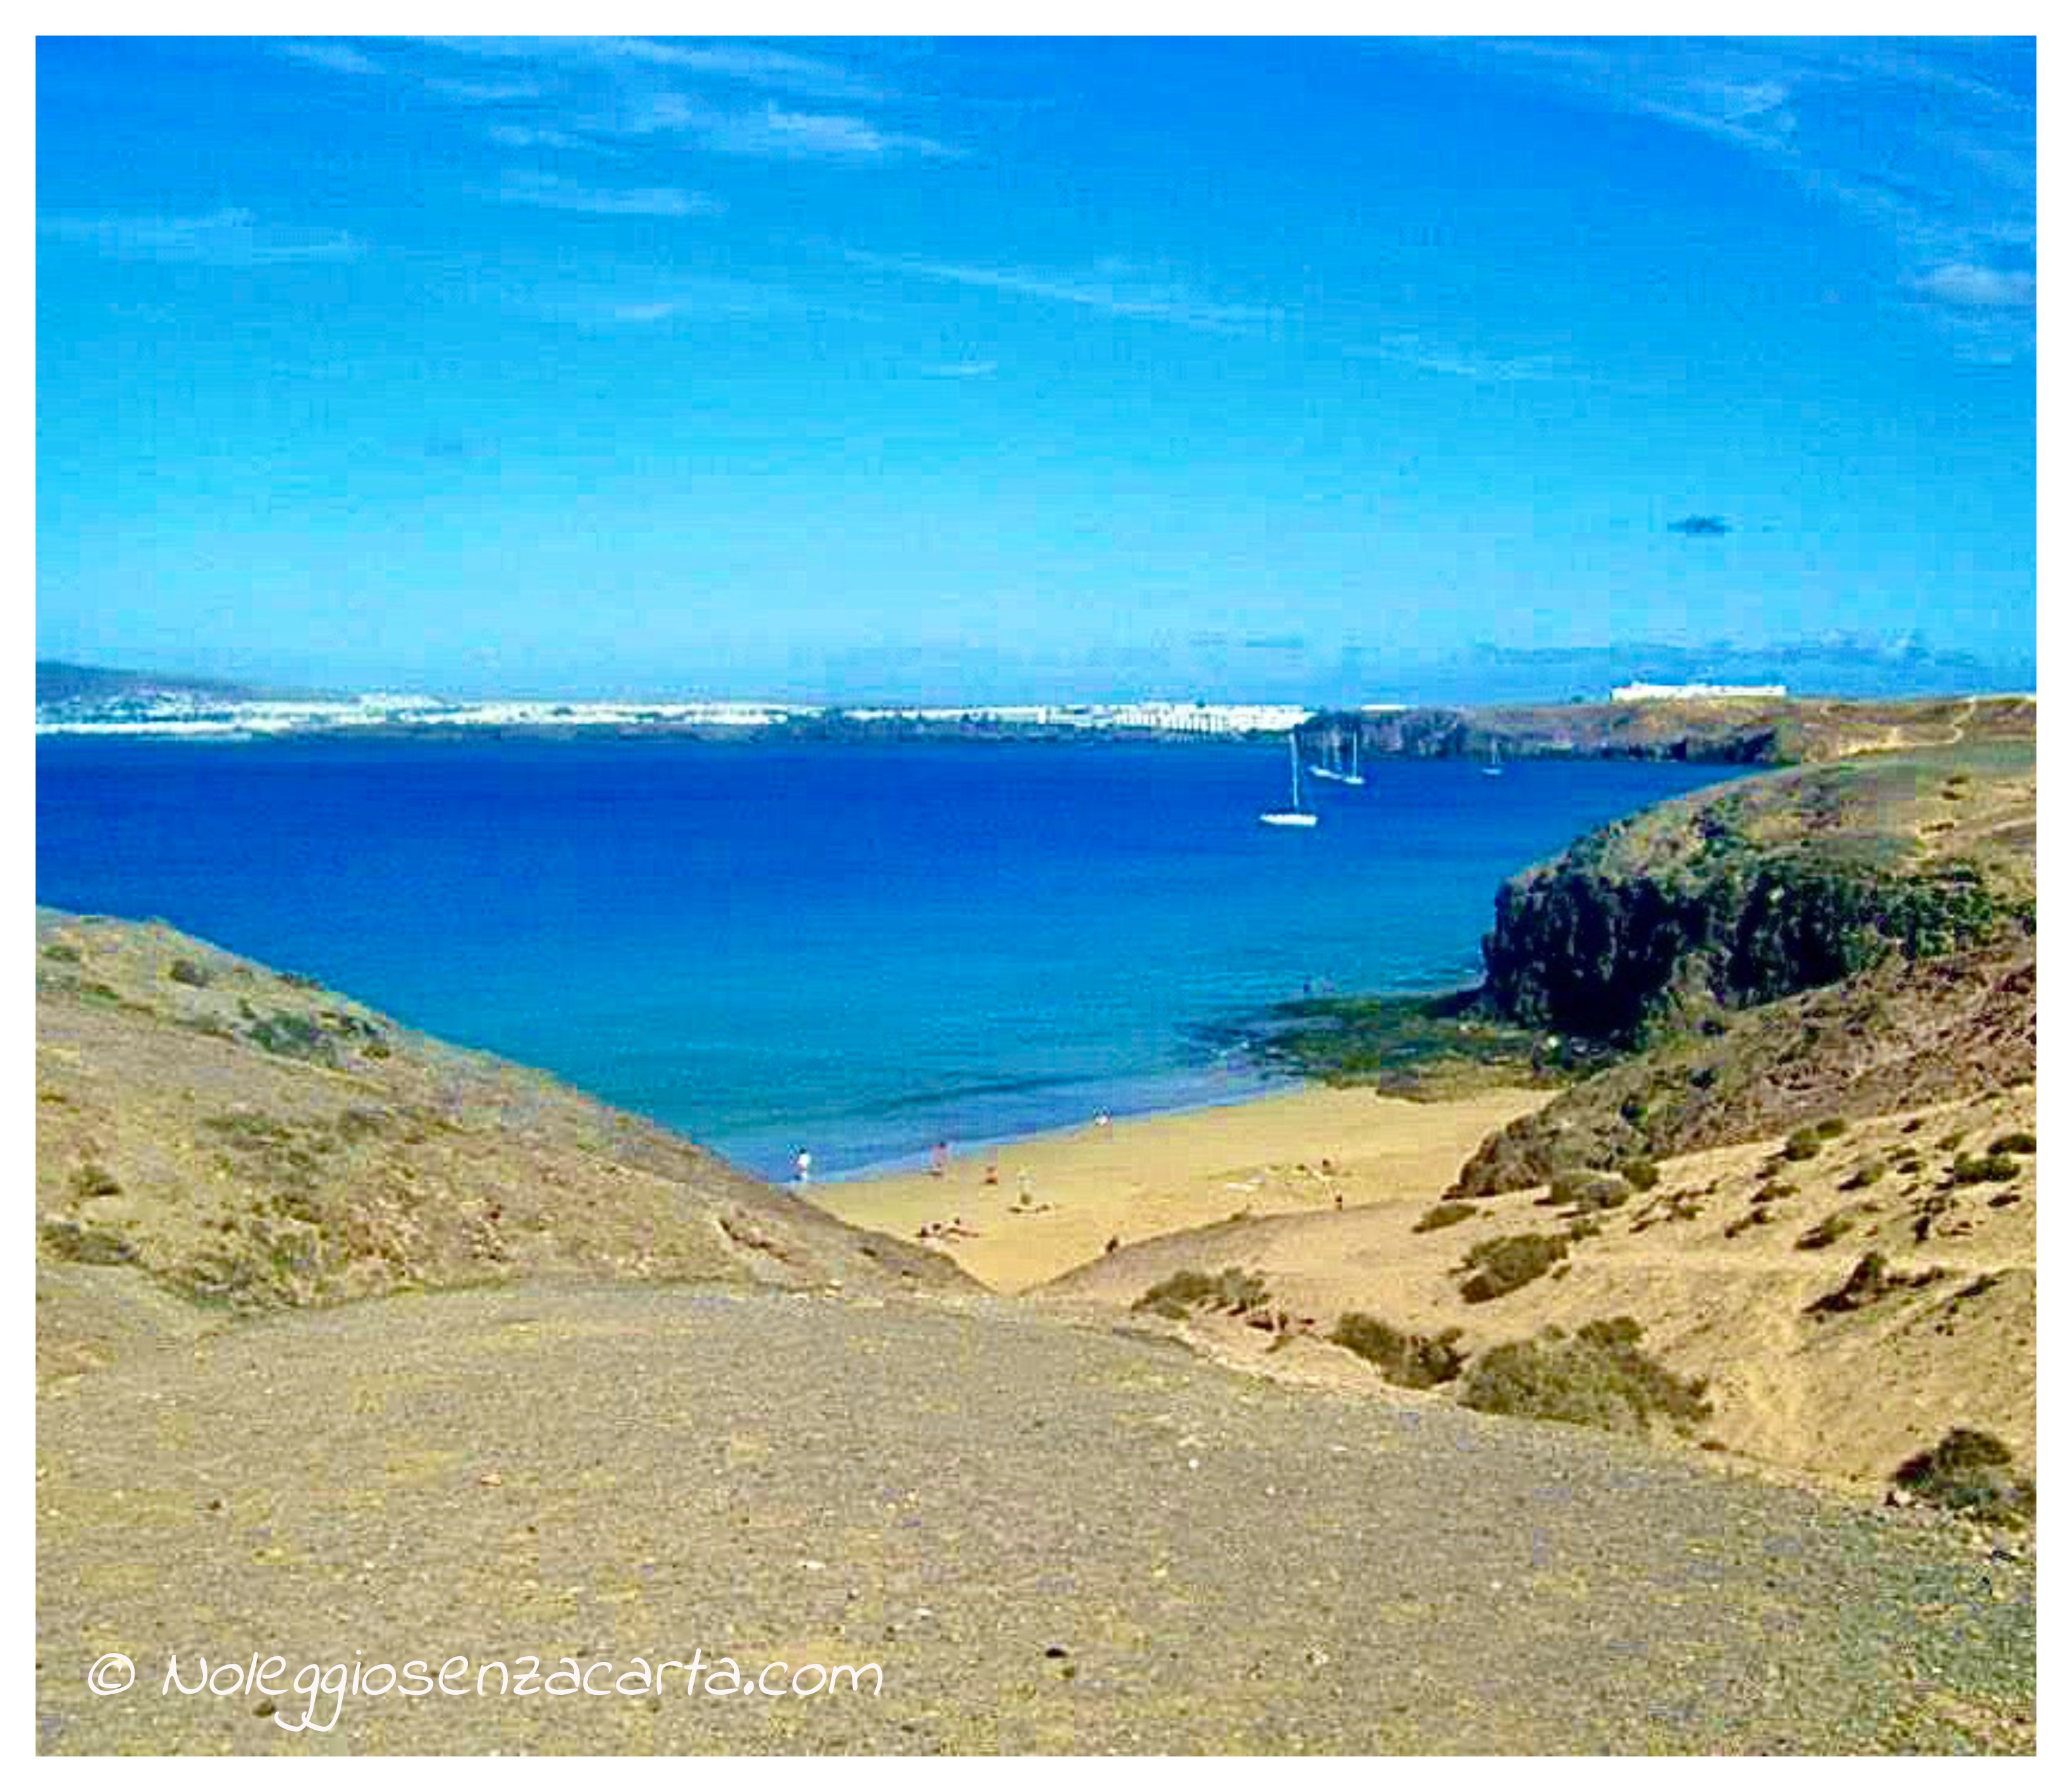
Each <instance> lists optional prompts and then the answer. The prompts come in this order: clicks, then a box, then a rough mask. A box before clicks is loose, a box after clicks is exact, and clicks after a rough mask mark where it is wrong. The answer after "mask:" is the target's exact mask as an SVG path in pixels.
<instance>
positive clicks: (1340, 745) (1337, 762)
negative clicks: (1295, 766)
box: [1309, 728, 1367, 787]
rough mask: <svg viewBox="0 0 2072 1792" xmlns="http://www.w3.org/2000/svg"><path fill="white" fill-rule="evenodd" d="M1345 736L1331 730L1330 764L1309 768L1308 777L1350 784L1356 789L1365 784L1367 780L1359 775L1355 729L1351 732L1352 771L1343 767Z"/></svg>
mask: <svg viewBox="0 0 2072 1792" xmlns="http://www.w3.org/2000/svg"><path fill="white" fill-rule="evenodd" d="M1345 746H1346V742H1345V736H1343V735H1342V734H1339V733H1338V730H1336V729H1333V730H1331V762H1330V764H1329V765H1327V766H1319V765H1313V766H1311V767H1309V775H1310V776H1311V777H1313V778H1322V779H1325V780H1326V782H1328V783H1334V784H1350V785H1353V786H1355V787H1358V786H1359V785H1363V784H1364V783H1366V782H1367V779H1364V778H1363V777H1362V776H1361V775H1360V768H1359V730H1358V729H1357V728H1355V730H1353V764H1352V770H1351V771H1346V766H1345Z"/></svg>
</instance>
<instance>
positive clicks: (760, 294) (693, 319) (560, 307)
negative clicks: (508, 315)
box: [500, 269, 800, 331]
mask: <svg viewBox="0 0 2072 1792" xmlns="http://www.w3.org/2000/svg"><path fill="white" fill-rule="evenodd" d="M500 296H501V298H503V299H504V302H506V303H508V305H510V306H512V308H513V309H514V310H521V311H524V312H526V313H528V314H531V315H533V316H537V317H544V318H546V319H549V320H550V321H552V322H553V323H568V324H574V325H576V326H578V327H581V328H582V329H586V330H602V331H620V330H635V331H637V330H652V329H656V328H658V327H662V326H664V325H668V324H675V323H685V324H690V323H714V322H730V321H738V320H739V319H746V318H763V317H769V316H771V315H772V314H775V313H778V312H780V311H791V310H797V309H798V308H799V306H800V299H799V298H798V297H797V295H796V294H793V293H791V291H789V290H787V289H786V288H784V287H783V286H777V285H771V284H766V283H763V282H755V281H750V280H734V279H729V278H727V277H725V276H723V275H718V274H700V275H684V274H672V273H659V272H657V273H649V274H640V273H635V271H633V270H631V269H623V270H620V271H619V273H616V274H615V276H614V277H611V278H609V279H604V278H599V279H598V280H595V281H590V282H565V283H560V284H557V285H554V286H548V287H545V288H535V287H532V286H509V287H508V288H505V289H504V290H502V291H501V294H500Z"/></svg>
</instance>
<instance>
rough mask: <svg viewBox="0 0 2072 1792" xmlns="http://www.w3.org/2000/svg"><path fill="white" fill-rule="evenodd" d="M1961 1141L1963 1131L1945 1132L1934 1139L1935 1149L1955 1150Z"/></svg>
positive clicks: (1962, 1139) (1962, 1140)
mask: <svg viewBox="0 0 2072 1792" xmlns="http://www.w3.org/2000/svg"><path fill="white" fill-rule="evenodd" d="M1963 1142H1964V1135H1963V1133H1961V1132H1945V1133H1944V1134H1943V1135H1942V1137H1941V1138H1939V1139H1938V1140H1937V1141H1935V1149H1937V1150H1938V1151H1955V1149H1957V1147H1958V1146H1959V1145H1962V1144H1963Z"/></svg>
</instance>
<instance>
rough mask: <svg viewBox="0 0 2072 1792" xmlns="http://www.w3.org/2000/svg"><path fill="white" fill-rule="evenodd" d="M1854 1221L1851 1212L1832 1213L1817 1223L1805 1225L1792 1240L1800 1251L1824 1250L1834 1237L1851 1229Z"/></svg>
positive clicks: (1833, 1240)
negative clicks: (1804, 1228) (1803, 1229)
mask: <svg viewBox="0 0 2072 1792" xmlns="http://www.w3.org/2000/svg"><path fill="white" fill-rule="evenodd" d="M1855 1226H1856V1219H1855V1216H1854V1215H1852V1214H1849V1213H1848V1212H1840V1213H1831V1214H1830V1215H1827V1218H1826V1219H1823V1220H1822V1221H1821V1222H1820V1223H1819V1225H1817V1226H1812V1227H1807V1230H1806V1231H1803V1232H1801V1233H1800V1234H1799V1236H1798V1237H1797V1238H1796V1239H1794V1240H1793V1241H1792V1242H1793V1243H1794V1244H1796V1245H1797V1246H1798V1247H1799V1249H1800V1250H1802V1251H1824V1250H1826V1249H1827V1247H1828V1246H1829V1245H1831V1244H1832V1243H1834V1242H1835V1240H1836V1239H1839V1238H1840V1237H1842V1236H1843V1235H1844V1234H1845V1233H1847V1232H1848V1231H1852V1229H1853V1228H1854V1227H1855Z"/></svg>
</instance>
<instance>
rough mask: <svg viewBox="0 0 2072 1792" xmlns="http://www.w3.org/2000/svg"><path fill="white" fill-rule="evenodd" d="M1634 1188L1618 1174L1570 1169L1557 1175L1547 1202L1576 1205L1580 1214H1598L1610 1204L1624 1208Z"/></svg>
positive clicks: (1555, 1204) (1569, 1205) (1575, 1207)
mask: <svg viewBox="0 0 2072 1792" xmlns="http://www.w3.org/2000/svg"><path fill="white" fill-rule="evenodd" d="M1632 1194H1633V1191H1632V1190H1631V1188H1630V1187H1629V1186H1628V1185H1627V1184H1626V1182H1625V1181H1624V1180H1623V1179H1622V1178H1619V1177H1617V1176H1605V1175H1601V1174H1600V1173H1598V1172H1597V1171H1595V1170H1587V1169H1585V1170H1569V1171H1567V1172H1564V1173H1563V1174H1561V1175H1560V1176H1557V1177H1556V1178H1554V1182H1553V1186H1552V1187H1551V1188H1550V1189H1548V1205H1549V1206H1564V1207H1573V1208H1574V1209H1575V1210H1577V1212H1578V1213H1585V1214H1592V1213H1599V1212H1601V1211H1602V1210H1605V1208H1607V1207H1622V1206H1625V1205H1626V1202H1628V1201H1629V1200H1630V1199H1631V1198H1632Z"/></svg>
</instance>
